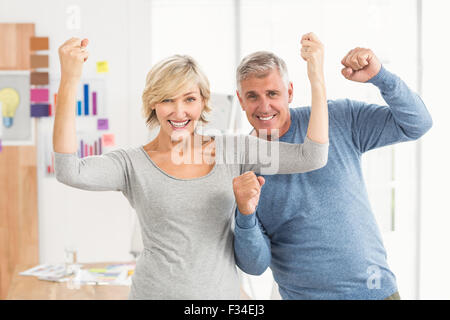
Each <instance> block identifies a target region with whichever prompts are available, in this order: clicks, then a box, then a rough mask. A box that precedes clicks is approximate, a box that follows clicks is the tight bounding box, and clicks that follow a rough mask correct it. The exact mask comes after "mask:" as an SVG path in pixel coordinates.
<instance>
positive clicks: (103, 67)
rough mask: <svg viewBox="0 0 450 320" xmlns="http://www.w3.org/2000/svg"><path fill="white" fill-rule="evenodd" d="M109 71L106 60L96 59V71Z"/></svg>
mask: <svg viewBox="0 0 450 320" xmlns="http://www.w3.org/2000/svg"><path fill="white" fill-rule="evenodd" d="M106 72H109V65H108V61H98V62H97V73H106Z"/></svg>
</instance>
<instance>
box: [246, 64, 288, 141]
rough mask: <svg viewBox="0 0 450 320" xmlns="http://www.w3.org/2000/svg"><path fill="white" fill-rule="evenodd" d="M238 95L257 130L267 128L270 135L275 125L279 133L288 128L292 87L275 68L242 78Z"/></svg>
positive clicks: (283, 132) (280, 134)
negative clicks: (264, 73) (264, 72)
mask: <svg viewBox="0 0 450 320" xmlns="http://www.w3.org/2000/svg"><path fill="white" fill-rule="evenodd" d="M237 95H238V98H239V102H240V104H241V107H242V110H244V111H245V113H246V115H247V119H248V121H249V122H250V124H251V125H252V126H253V127H254V128H255V130H256V131H257V133H259V132H260V130H262V129H266V130H267V134H268V135H269V136H270V135H271V132H272V130H274V129H278V130H279V136H280V137H281V136H282V135H283V134H285V133H286V132H287V131H288V130H289V126H290V124H291V118H290V114H289V103H291V101H292V98H293V87H292V83H291V82H289V85H288V86H287V87H286V82H285V81H283V78H282V77H281V76H280V73H279V71H278V70H276V69H272V70H270V71H269V72H268V73H267V74H266V75H264V76H262V77H260V76H250V77H248V78H247V79H244V80H242V81H241V82H240V91H238V92H237Z"/></svg>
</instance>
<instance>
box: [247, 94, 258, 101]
mask: <svg viewBox="0 0 450 320" xmlns="http://www.w3.org/2000/svg"><path fill="white" fill-rule="evenodd" d="M247 98H248V99H250V100H255V99H256V95H254V94H250V95H248V96H247Z"/></svg>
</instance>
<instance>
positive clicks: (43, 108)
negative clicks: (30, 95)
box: [30, 103, 49, 118]
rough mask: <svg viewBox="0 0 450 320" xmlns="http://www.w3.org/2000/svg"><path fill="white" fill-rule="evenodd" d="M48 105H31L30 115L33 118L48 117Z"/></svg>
mask: <svg viewBox="0 0 450 320" xmlns="http://www.w3.org/2000/svg"><path fill="white" fill-rule="evenodd" d="M48 110H49V105H48V103H37V104H32V105H31V111H30V115H31V117H33V118H38V117H48V116H49V112H48Z"/></svg>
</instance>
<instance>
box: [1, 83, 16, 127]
mask: <svg viewBox="0 0 450 320" xmlns="http://www.w3.org/2000/svg"><path fill="white" fill-rule="evenodd" d="M0 101H1V106H2V115H3V125H4V126H5V127H6V128H10V127H11V126H12V125H13V120H14V116H15V114H16V110H17V107H18V106H19V103H20V96H19V93H18V92H17V91H16V90H14V89H13V88H3V89H1V90H0Z"/></svg>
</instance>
